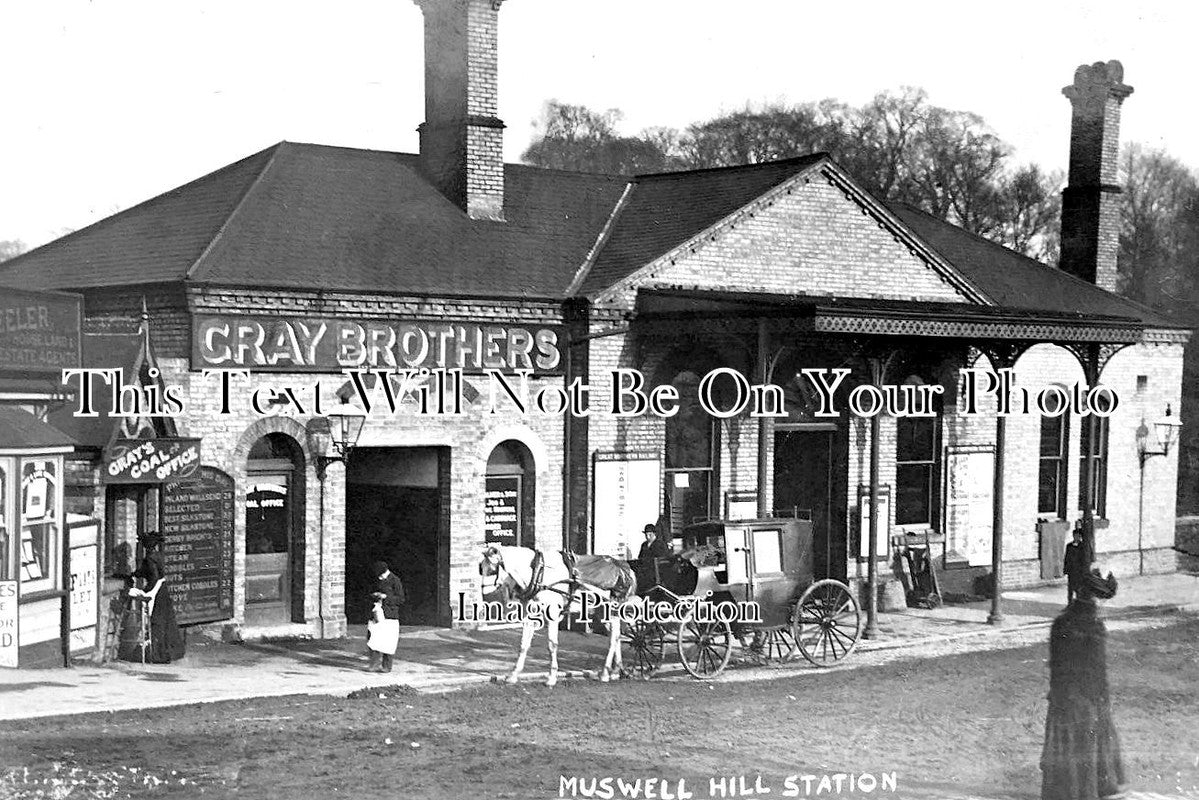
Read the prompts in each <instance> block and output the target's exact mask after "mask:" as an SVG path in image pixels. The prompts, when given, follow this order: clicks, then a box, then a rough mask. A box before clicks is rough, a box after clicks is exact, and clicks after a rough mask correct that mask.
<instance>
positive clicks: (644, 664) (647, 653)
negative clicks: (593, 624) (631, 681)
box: [620, 619, 666, 678]
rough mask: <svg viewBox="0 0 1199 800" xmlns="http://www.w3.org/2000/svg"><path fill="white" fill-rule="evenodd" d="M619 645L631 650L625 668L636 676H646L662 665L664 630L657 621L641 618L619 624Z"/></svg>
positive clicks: (664, 640)
mask: <svg viewBox="0 0 1199 800" xmlns="http://www.w3.org/2000/svg"><path fill="white" fill-rule="evenodd" d="M620 640H621V645H622V646H625V645H627V646H628V647H629V648H630V649H631V650H632V656H633V658H632V659H631V660H630V661H629V663H628V665H627V668H628V669H629V670H630V671H631V672H632V673H633V674H634V675H636V676H637V677H638V678H648V677H649V676H650V675H653V674H654V673H655V672H657V670H658V667H660V666H662V658H663V655H664V654H665V651H666V631H665V630H663V629H662V626H661V625H660V624H659V623H657V622H646V621H645V620H643V619H639V620H637V621H636V622H635V623H633V624H631V625H630V624H626V625H623V626H621V631H620Z"/></svg>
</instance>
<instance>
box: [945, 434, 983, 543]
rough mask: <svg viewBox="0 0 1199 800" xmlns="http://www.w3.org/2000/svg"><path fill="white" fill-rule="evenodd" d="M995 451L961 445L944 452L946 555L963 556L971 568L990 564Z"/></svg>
mask: <svg viewBox="0 0 1199 800" xmlns="http://www.w3.org/2000/svg"><path fill="white" fill-rule="evenodd" d="M994 494H995V448H994V446H993V445H989V444H987V445H961V446H956V447H949V448H947V449H946V451H945V515H944V517H942V518H943V519H944V520H945V530H946V531H948V533H949V537H950V538H949V541H948V543H947V545H946V550H947V552H950V553H954V554H956V555H958V556H964V557H965V558H966V561H967V562H968V563H969V564H970V566H972V567H978V566H983V565H985V564H990V563H991V530H992V528H993V527H994V514H995V506H994V503H993V502H992V498H993V497H994Z"/></svg>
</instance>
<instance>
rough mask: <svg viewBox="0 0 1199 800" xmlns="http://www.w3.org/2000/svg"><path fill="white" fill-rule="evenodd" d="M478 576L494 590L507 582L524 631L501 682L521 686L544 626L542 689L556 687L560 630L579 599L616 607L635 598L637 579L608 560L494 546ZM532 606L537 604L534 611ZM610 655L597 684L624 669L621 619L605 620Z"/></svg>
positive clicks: (488, 550) (624, 567)
mask: <svg viewBox="0 0 1199 800" xmlns="http://www.w3.org/2000/svg"><path fill="white" fill-rule="evenodd" d="M479 573H480V574H481V575H482V576H483V577H484V579H486V578H489V577H491V578H494V581H495V584H496V586H499V585H500V584H501V583H504V582H507V583H508V585H509V586H510V587H512V588H514V589H515V590H516V592H515V593H516V595H517V597H518V598H519V599H520V600H521V602H522V604H523V611H524V613H523V614H522V618H523V627H522V629H521V638H520V655H518V656H517V658H516V666H515V667H513V668H512V673H511V674H510V675H508V677H507V678H506V679H505V681H506V682H507V683H516V682H517V681H518V680H520V673H521V672H522V671H523V670H524V668H525V657H526V656H528V654H529V645H531V644H532V643H533V633H534V632H535V631H536V630H537V628H539V627H540V626H541V624H542V622H544V623H545V626H546V646H547V648H548V649H549V654H550V674H549V677H548V678H547V679H546V682H545V685H546V686H553V685H555V684H556V683H557V682H558V629H559V625H560V624H561V623H562V620H563V618H564V617H565V616H566V614H567V612H568V610H569V608H568V607H569V604H570V602H571V600H572V598H574V597H575V596H576V595H577V594H578V593H580V592H587V591H589V592H592V593H594V594H596V595H599V596H600V597H603V598H608V599H610V600H612V601H613V602H615V603H623V602H625V601H626V600H629V599H631V598H634V596H635V594H636V589H637V578H636V576H635V575H634V574H633V570H632V569H631V568H630V567H629V565H628V563H627V562H625V561H621V560H619V559H615V558H611V557H609V556H596V555H564V554H563V553H561V552H559V551H553V552H544V553H543V552H541V551H538V550H533V549H530V548H528V547H510V546H507V545H498V546H496V545H492V546H489V547H487V548H486V549H484V550H483V560H482V561H481V562H480V563H479ZM534 604H536V605H535V606H534ZM609 627H610V633H609V640H608V655H607V657H606V658H605V660H604V667H603V669H602V670H601V671H600V675H599V679H600V680H601V681H605V682H607V681H608V680H610V679H611V677H612V675H613V673H615V674H616V676H617V677H619V676H620V675H621V673H622V672H623V669H624V666H623V664H622V662H621V658H620V618H619V614H616V613H613V614H611V615H609Z"/></svg>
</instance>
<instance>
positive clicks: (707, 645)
mask: <svg viewBox="0 0 1199 800" xmlns="http://www.w3.org/2000/svg"><path fill="white" fill-rule="evenodd" d="M678 649H679V660H680V661H682V662H683V669H685V670H687V672H689V673H690V674H691V677H693V678H699V679H700V680H710V679H712V678H715V677H716V676H717V675H719V674H720V673H721V672H723V671H724V668H725V667H726V666H728V663H729V659H730V658H732V656H733V629H732V627H730V626H729V624H728V623H727V622H696V621H695V620H687V621H686V622H683V623H682V624H680V625H679V636H678Z"/></svg>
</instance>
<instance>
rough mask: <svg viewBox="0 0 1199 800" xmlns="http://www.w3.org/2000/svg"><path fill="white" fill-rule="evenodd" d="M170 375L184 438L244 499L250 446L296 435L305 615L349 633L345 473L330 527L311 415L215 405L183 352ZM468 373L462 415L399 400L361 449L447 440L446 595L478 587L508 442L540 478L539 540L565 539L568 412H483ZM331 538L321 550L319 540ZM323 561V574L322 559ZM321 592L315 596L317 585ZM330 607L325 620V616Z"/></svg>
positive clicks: (264, 380)
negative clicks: (498, 450)
mask: <svg viewBox="0 0 1199 800" xmlns="http://www.w3.org/2000/svg"><path fill="white" fill-rule="evenodd" d="M162 367H163V372H164V376H165V378H166V380H167V381H168V382H170V383H175V384H179V385H181V386H183V387H184V388H185V391H184V396H185V397H186V402H187V405H188V409H189V410H188V412H187V414H186V415H185V416H183V417H181V418H179V419H178V420H177V422H178V424H179V433H180V435H181V436H198V437H202V438H203V440H204V444H203V447H204V461H205V462H206V463H210V464H214V465H216V466H220V467H221V468H222V469H225V470H226V471H228V472H229V473H230V474H231V475H232V476H233V478H234V481H235V484H236V486H237V492H238V495H239V497H240V496H241V495H242V494H243V492H244V487H245V486H246V455H247V453H248V452H249V448H250V446H251V445H252V444H253V443H254V441H256V440H257V439H258V438H259V437H261V436H263V435H265V434H266V433H268V432H280V433H285V434H287V435H288V436H290V437H291V438H292V439H293V440H294V441H295V442H296V444H297V445H298V446H299V448H300V449H301V451H302V452H303V454H304V462H305V463H304V485H305V487H306V498H305V508H306V513H305V517H304V524H303V528H304V537H305V541H306V542H308V543H310V546H308V547H307V548H305V556H304V557H305V597H304V609H305V618H306V619H307V620H309V621H310V623H311V625H312V626H313V631H314V633H316V632H318V627H319V632H320V633H322V634H323V635H334V634H336V633H340V632H344V630H345V627H344V626H345V618H344V597H343V591H344V575H345V570H346V565H345V561H344V559H345V471H344V468H343V467H342V465H341V464H337V463H335V464H333V465H331V466H330V467H329V469H328V471H327V473H326V475H325V479H324V503H325V505H324V509H325V512H324V520H323V526H324V533H323V538H322V531H321V525H322V520H321V516H320V509H321V494H320V490H321V488H320V487H321V482H320V478H319V475H318V474H317V472H316V467H315V455H316V454H315V453H313V452H312V450H311V446H310V442H309V440H308V432H307V426H308V425H309V423H310V418H308V417H299V418H292V417H267V418H258V417H257V416H255V415H254V414H253V412H252V411H251V410H250V407H249V404H248V399H246V398H242V399H241V401H239V402H235V404H234V408H233V411H234V413H232V414H230V415H227V416H222V415H220V414H219V413H218V412H219V410H220V407H219V401H220V397H219V392H217V391H216V383H215V381H205V380H204V379H203V378H202V376H201V375H200V374H199V373H195V372H191V371H189V370H188V369H187V362H186V361H184V360H183V359H164V360H163V363H162ZM344 380H345V376H344V375H334V374H311V373H309V374H287V373H269V374H268V373H255V374H254V375H253V384H252V385H253V387H255V388H257V389H261V390H264V391H265V390H266V389H268V388H270V389H275V390H281V389H282V388H283V387H285V386H293V387H307V386H310V385H311V384H312V383H313V382H314V381H320V382H322V383H323V384H324V385H325V387H326V392H328V391H330V389H331V388H333V387H336V386H338V385H340V384H341V383H343V382H344ZM466 380H467V381H468V382H471V383H473V384H474V385H476V386H477V388H478V389H479V391H480V399H479V402H478V403H477V404H475V405H470V406H468V407H467V409H466V410H465V413H464V414H463V415H462V416H461V417H452V416H431V415H426V416H422V415H419V414H417V413H415V412H414V411H412V410H405V408H404V407H401V410H399V411H398V412H397V413H396V415H394V416H392V415H389V414H385V413H384V414H380V415H376V414H372V416H371V417H370V418H369V419H368V421H367V423H366V425H365V426H364V428H363V431H362V435H361V438H360V439H359V442H358V446H359V447H360V448H362V447H428V446H433V447H445V448H447V450H448V453H449V468H448V472H449V476H450V489H449V517H448V524H449V531H450V533H449V537H450V542H449V555H448V559H449V585H448V587H444V589H443V594H445V595H446V598H447V599H448V598H456V597H457V594H458V592H466V593H467V596H468V597H471V596H476V595H477V594H478V570H477V564H478V558H479V552H480V550H481V547H482V544H483V495H484V479H485V475H486V469H487V459H488V457H489V456H490V454H491V451H492V450H493V449H494V448H495V447H496V446H497V445H498V444H500V443H501V442H503V441H506V440H510V439H513V440H517V441H519V442H521V443H523V444H524V445H525V446H526V447H528V449H529V451H530V452H531V453H532V454H533V460H534V465H535V467H534V468H535V475H536V490H535V491H536V501H535V502H536V507H537V531H536V540H537V544H538V546H539V547H543V548H559V547H561V546H562V544H561V543H562V524H561V522H562V452H563V441H562V439H563V436H562V432H563V421H562V419H561V417H558V416H553V415H541V414H537V413H532V414H529V415H527V416H523V417H522V416H521V415H519V414H518V413H516V411H515V410H514V407H513V406H512V405H511V403H510V401H507V400H501V404H500V409H501V411H500V413H497V414H494V415H492V414H488V413H485V410H486V409H485V404H486V402H487V401H488V399H489V390H488V386H487V384H486V383H485V382H484V381H483V380H482V379H481V378H479V377H477V376H467V378H466ZM562 384H563V380H562V378H561V377H559V376H552V377H545V378H536V379H533V380H531V381H530V391H531V392H536V391H537V390H539V389H540V388H542V387H545V386H557V387H561V386H562ZM235 536H236V538H235V542H234V552H235V553H236V554H237V558H236V563H235V580H234V586H235V597H234V600H235V603H234V605H235V607H236V608H237V609H238V617H237V621H240V620H241V619H242V616H241V614H242V609H243V608H244V603H245V596H244V580H243V576H244V569H245V563H244V553H245V515H244V513H241V512H239V513H238V516H237V525H236V533H235ZM322 541H323V543H324V545H323V546H324V550H323V553H322V550H321V548H320V547H319V546H318V544H317V543H319V542H322ZM322 561H323V572H322V569H321V564H322ZM318 586H320V587H321V591H322V592H324V594H323V596H318V594H317V587H318ZM322 612H323V625H322V618H321V614H322Z"/></svg>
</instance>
